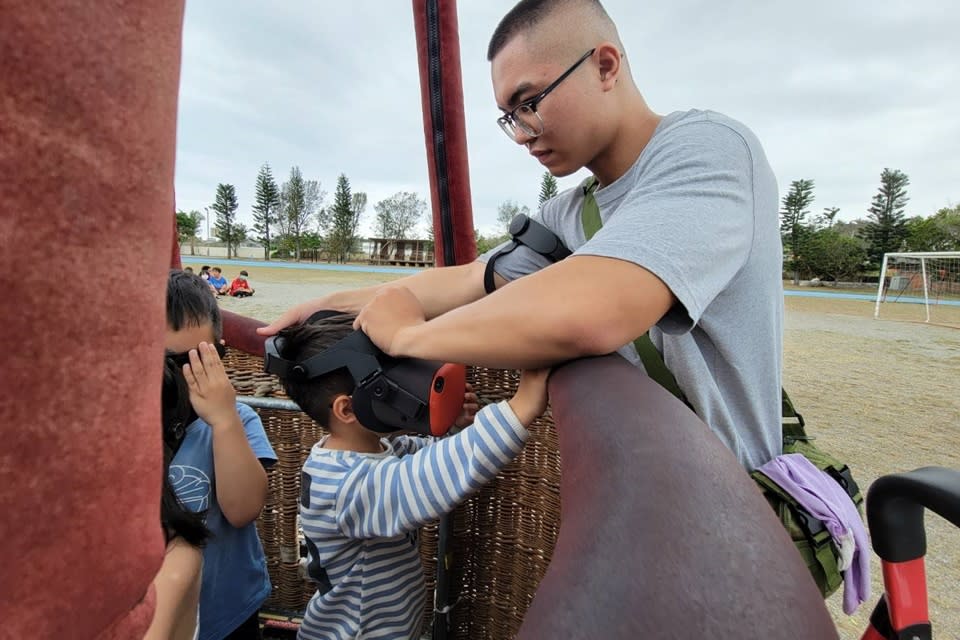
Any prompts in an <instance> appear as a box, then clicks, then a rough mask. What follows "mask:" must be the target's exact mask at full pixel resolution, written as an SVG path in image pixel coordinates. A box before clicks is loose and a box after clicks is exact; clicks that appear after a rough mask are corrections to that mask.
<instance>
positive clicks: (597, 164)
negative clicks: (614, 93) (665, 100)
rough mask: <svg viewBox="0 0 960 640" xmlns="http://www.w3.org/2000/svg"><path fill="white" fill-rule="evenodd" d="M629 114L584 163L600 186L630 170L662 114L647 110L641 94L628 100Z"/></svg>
mask: <svg viewBox="0 0 960 640" xmlns="http://www.w3.org/2000/svg"><path fill="white" fill-rule="evenodd" d="M627 113H628V114H630V115H629V116H627V117H624V118H623V119H622V124H621V126H620V127H619V128H618V129H617V130H616V132H614V135H613V136H612V140H613V142H612V143H611V144H610V145H609V146H608V147H607V149H605V150H604V151H603V152H601V153H600V154H599V155H598V156H597V157H596V158H594V159H593V161H592V162H591V163H590V164H589V165H587V169H589V170H590V171H591V172H592V173H593V175H595V176H597V178H598V179H599V180H600V187H601V188H602V187H605V186H607V185H609V184H611V183H612V182H614V181H616V180H617V179H618V178H620V177H621V176H622V175H623V174H625V173H626V172H627V171H629V170H630V167H632V166H633V165H634V163H635V162H636V161H637V158H639V157H640V154H641V153H643V150H644V149H645V148H646V147H647V144H648V143H649V142H650V139H651V138H652V137H653V134H654V132H655V131H656V130H657V125H658V124H660V120H662V119H663V116H660V115H658V114H656V113H654V112H653V111H651V110H650V109H649V108H648V107H647V105H646V103H645V102H644V101H643V98H642V97H640V96H637V99H636V100H634V101H631V105H630V109H628V111H627Z"/></svg>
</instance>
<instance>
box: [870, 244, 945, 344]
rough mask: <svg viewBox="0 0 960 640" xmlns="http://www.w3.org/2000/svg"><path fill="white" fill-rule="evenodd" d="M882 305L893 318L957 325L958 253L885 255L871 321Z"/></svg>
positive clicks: (876, 316) (886, 313) (938, 252)
mask: <svg viewBox="0 0 960 640" xmlns="http://www.w3.org/2000/svg"><path fill="white" fill-rule="evenodd" d="M895 303H902V304H896V305H895V306H894V304H895ZM881 305H882V306H883V308H884V314H885V316H889V317H891V318H892V319H896V320H923V321H924V322H936V323H938V324H940V323H942V324H949V325H957V326H960V251H936V252H919V253H887V254H884V256H883V266H882V267H881V269H880V282H879V284H878V285H877V301H876V304H875V305H874V310H873V317H874V318H879V317H880V308H881Z"/></svg>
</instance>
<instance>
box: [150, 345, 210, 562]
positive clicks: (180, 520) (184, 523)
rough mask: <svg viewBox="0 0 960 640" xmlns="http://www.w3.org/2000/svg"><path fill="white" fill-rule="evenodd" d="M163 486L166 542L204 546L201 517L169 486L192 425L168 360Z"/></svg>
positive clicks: (182, 383) (206, 533)
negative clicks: (175, 540) (179, 539)
mask: <svg viewBox="0 0 960 640" xmlns="http://www.w3.org/2000/svg"><path fill="white" fill-rule="evenodd" d="M162 407H163V413H162V429H163V430H162V433H163V485H162V489H161V493H160V524H161V526H162V527H163V535H164V537H165V538H166V541H167V542H170V540H172V539H173V538H176V537H177V536H180V537H182V538H183V539H184V540H185V541H186V542H188V543H189V544H191V545H193V546H194V547H201V546H203V545H204V544H205V543H206V541H207V538H209V537H210V530H209V529H207V527H206V525H205V524H204V515H205V514H204V513H203V512H193V511H190V510H189V509H187V508H186V507H185V506H184V505H183V503H182V502H180V499H179V498H178V497H177V494H176V493H175V492H174V490H173V486H172V485H171V484H170V461H171V460H173V456H174V455H175V454H176V452H177V449H178V448H179V447H180V443H181V441H182V440H183V436H184V432H185V431H186V427H187V426H188V425H189V423H190V422H192V421H193V411H192V408H191V405H190V396H189V390H188V389H187V383H186V380H184V378H183V373H182V372H181V371H180V370H179V368H178V367H177V366H176V365H175V364H173V362H171V361H170V360H169V359H164V368H163V393H162Z"/></svg>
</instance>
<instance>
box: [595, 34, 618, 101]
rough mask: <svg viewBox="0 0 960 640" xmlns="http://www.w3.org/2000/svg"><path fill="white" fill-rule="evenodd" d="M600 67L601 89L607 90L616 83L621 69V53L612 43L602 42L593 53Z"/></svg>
mask: <svg viewBox="0 0 960 640" xmlns="http://www.w3.org/2000/svg"><path fill="white" fill-rule="evenodd" d="M594 55H596V56H597V64H598V66H599V68H600V82H601V83H602V86H603V89H604V90H605V91H609V90H610V89H613V87H614V86H616V84H617V79H618V78H619V76H620V72H621V71H622V70H623V54H621V53H620V49H618V48H617V47H616V46H615V45H614V44H613V43H610V42H604V43H603V44H601V45H600V46H598V47H597V51H596V53H595V54H594Z"/></svg>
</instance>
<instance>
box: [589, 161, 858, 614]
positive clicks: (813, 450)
mask: <svg viewBox="0 0 960 640" xmlns="http://www.w3.org/2000/svg"><path fill="white" fill-rule="evenodd" d="M596 184H597V183H596V179H595V178H589V179H588V180H587V181H586V182H585V183H584V184H583V192H584V202H583V209H582V211H581V221H582V224H583V230H584V234H585V235H586V238H587V240H589V239H590V238H592V237H593V235H594V234H595V233H596V232H597V231H599V230H600V227H601V225H602V222H601V219H600V208H599V207H598V206H597V201H596V199H595V198H594V197H593V191H594V189H595V187H596ZM633 345H634V347H635V348H636V350H637V354H638V355H639V356H640V360H641V362H643V366H644V368H645V369H646V371H647V375H649V376H650V377H651V378H653V380H654V381H655V382H657V383H658V384H659V385H660V386H662V387H663V388H665V389H666V390H667V391H669V392H670V393H672V394H673V395H675V396H676V397H677V398H679V399H680V400H682V401H683V402H684V403H686V404H687V406H690V403H689V402H687V399H686V397H685V396H684V394H683V391H681V389H680V386H679V385H678V384H677V380H676V378H674V376H673V374H672V373H671V372H670V370H669V369H668V368H667V366H666V363H664V361H663V356H661V355H660V352H659V351H658V350H657V348H656V346H655V345H654V344H653V342H651V340H650V337H649V336H648V335H647V334H644V335H642V336H640V337H639V338H637V339H636V340H635V341H634V343H633ZM781 395H782V415H783V453H785V454H786V453H800V454H803V455H804V456H805V457H806V458H807V459H808V460H809V461H810V462H812V463H813V465H814V466H815V467H817V468H818V469H820V470H821V471H824V472H825V473H827V474H828V475H829V476H830V477H832V478H833V479H834V480H836V481H837V482H838V483H839V484H840V486H842V487H843V488H844V490H845V491H846V492H847V494H848V495H849V496H850V498H851V499H852V500H853V502H854V504H855V505H856V506H857V510H858V511H859V512H860V515H861V517H863V495H862V494H861V493H860V488H859V487H858V486H857V483H856V482H855V481H854V479H853V475H852V474H851V472H850V468H849V467H848V466H847V465H845V464H843V463H842V462H840V461H839V460H837V459H836V458H834V457H833V456H831V455H830V454H828V453H826V452H825V451H822V450H820V449H819V448H817V447H816V446H815V445H814V444H813V438H812V437H810V436H808V435H807V433H806V428H805V427H806V425H805V423H804V420H803V416H801V415H800V414H799V413H797V411H796V409H794V407H793V403H792V402H791V401H790V397H789V396H788V395H787V392H786V391H784V390H782V389H781ZM750 477H751V478H753V479H754V480H755V481H756V482H757V484H758V485H759V486H760V488H761V489H762V491H763V495H764V497H765V498H766V499H767V502H769V503H770V506H771V507H773V510H774V511H775V512H776V513H777V516H778V517H779V518H780V522H782V523H783V526H784V527H785V528H786V529H787V532H788V533H789V534H790V536H791V538H793V542H794V544H795V545H796V547H797V549H798V550H799V551H800V555H801V556H802V557H803V560H804V562H806V564H807V568H808V569H809V570H810V574H811V575H812V576H813V579H814V580H815V581H816V583H817V586H818V587H819V588H820V592H821V593H822V594H823V596H824V597H826V596H829V595H830V594H831V593H833V592H834V591H836V590H837V589H838V588H839V587H840V585H841V583H842V582H843V576H842V575H841V573H840V565H839V557H840V552H839V550H838V549H837V547H836V545H835V544H834V542H833V539H832V538H831V537H830V532H829V531H827V528H826V526H825V525H824V524H823V522H821V521H820V520H819V519H817V518H815V517H814V516H812V515H811V514H810V513H809V512H808V511H807V510H806V509H804V508H803V507H802V506H801V505H800V504H799V503H798V502H797V501H796V500H795V499H794V498H793V497H792V496H790V494H788V493H787V492H786V491H784V490H783V489H782V488H781V487H780V486H779V485H778V484H777V483H776V482H774V481H773V480H771V479H770V478H769V477H767V476H766V475H764V474H763V472H761V471H758V470H755V471H753V472H751V474H750Z"/></svg>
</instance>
